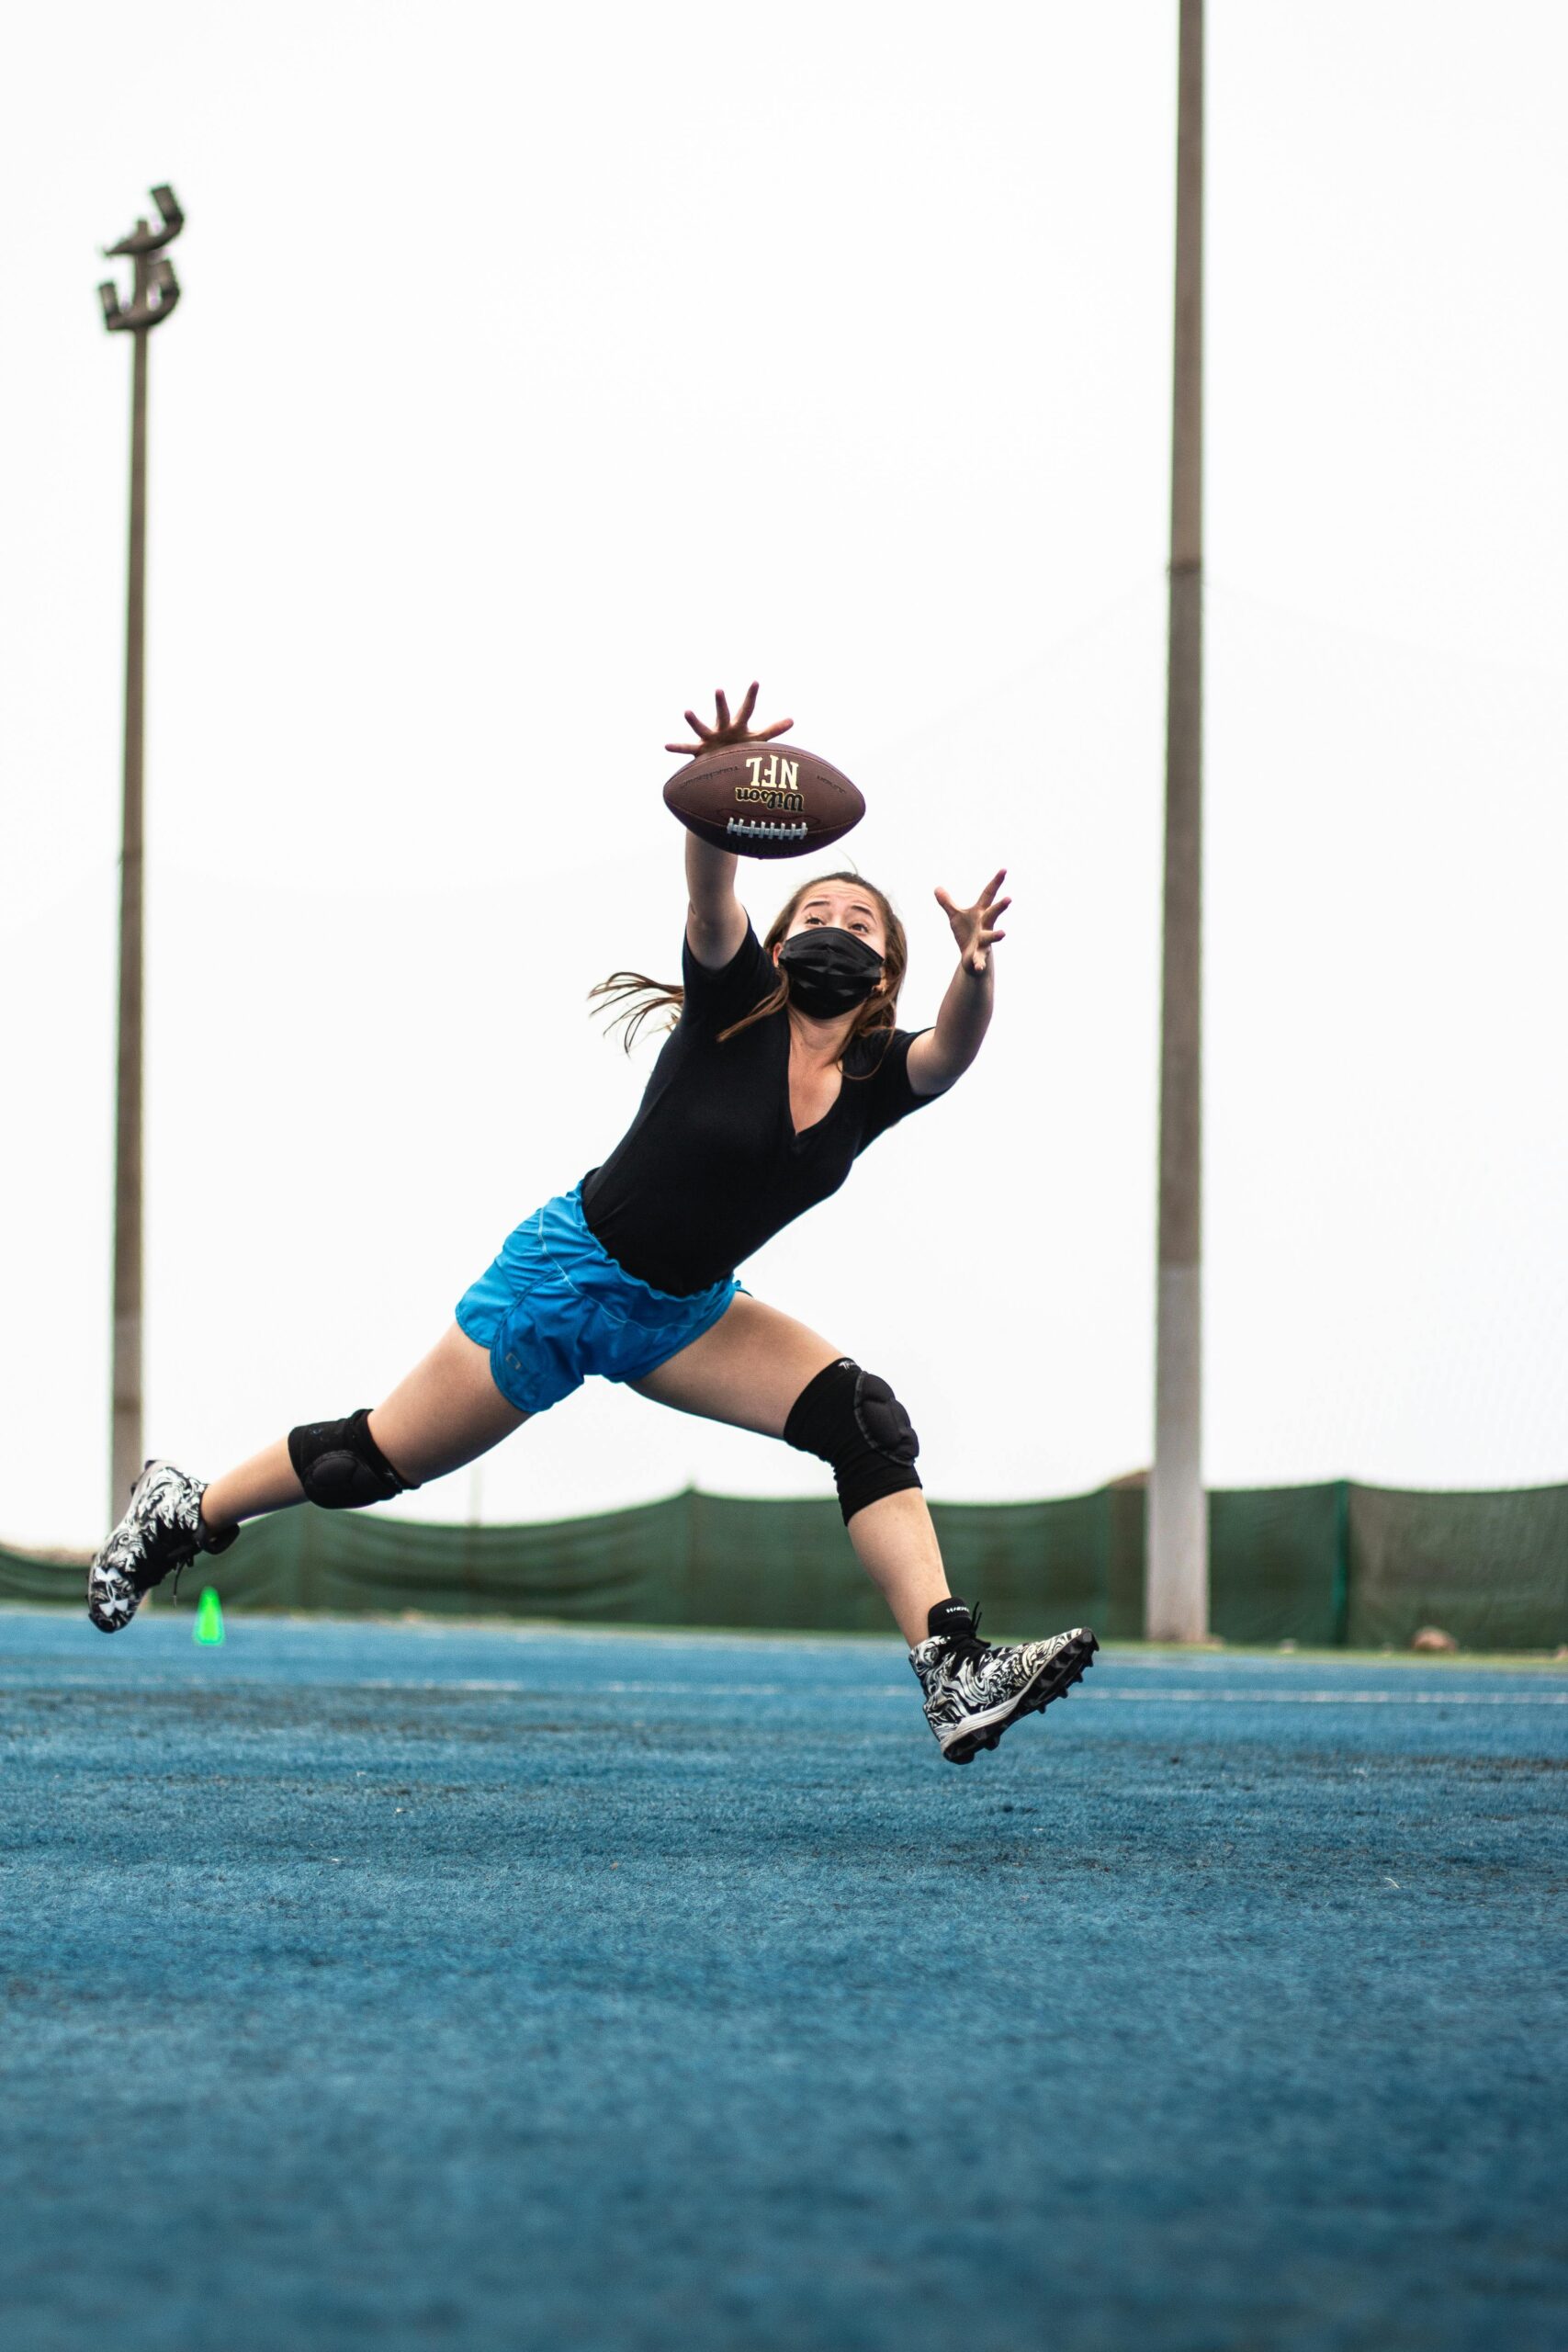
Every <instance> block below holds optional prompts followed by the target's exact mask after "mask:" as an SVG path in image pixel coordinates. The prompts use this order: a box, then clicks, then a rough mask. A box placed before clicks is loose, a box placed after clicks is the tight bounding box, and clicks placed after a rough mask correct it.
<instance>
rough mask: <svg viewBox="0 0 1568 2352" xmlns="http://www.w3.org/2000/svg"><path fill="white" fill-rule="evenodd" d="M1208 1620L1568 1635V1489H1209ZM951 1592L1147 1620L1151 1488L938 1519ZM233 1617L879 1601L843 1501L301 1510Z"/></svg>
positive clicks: (701, 1617) (1020, 1621)
mask: <svg viewBox="0 0 1568 2352" xmlns="http://www.w3.org/2000/svg"><path fill="white" fill-rule="evenodd" d="M1209 1508H1210V1595H1211V1608H1210V1618H1211V1623H1212V1625H1213V1630H1214V1632H1215V1633H1216V1634H1220V1635H1222V1636H1223V1637H1224V1639H1225V1640H1226V1641H1227V1642H1235V1643H1266V1644H1267V1643H1277V1642H1282V1641H1294V1642H1298V1643H1301V1644H1302V1645H1323V1646H1346V1645H1348V1646H1349V1647H1352V1648H1374V1649H1375V1648H1380V1647H1382V1646H1383V1645H1388V1644H1392V1645H1394V1646H1395V1647H1404V1645H1406V1644H1408V1642H1409V1641H1410V1639H1411V1636H1412V1635H1413V1634H1415V1633H1416V1630H1417V1629H1418V1628H1419V1627H1421V1626H1423V1625H1438V1626H1441V1627H1442V1628H1443V1630H1444V1631H1445V1632H1447V1633H1449V1634H1452V1635H1453V1637H1454V1639H1455V1640H1456V1641H1457V1642H1458V1643H1459V1644H1460V1645H1461V1647H1462V1648H1465V1649H1513V1650H1528V1649H1555V1648H1557V1647H1558V1646H1559V1645H1561V1644H1562V1643H1565V1642H1568V1487H1532V1488H1527V1489H1524V1490H1522V1491H1517V1492H1506V1493H1482V1494H1420V1493H1411V1492H1406V1491H1404V1490H1399V1489H1393V1488H1387V1487H1362V1486H1357V1485H1355V1484H1354V1483H1352V1482H1351V1481H1349V1480H1348V1479H1336V1480H1333V1481H1330V1482H1329V1483H1327V1484H1325V1485H1323V1486H1314V1487H1245V1488H1234V1489H1221V1490H1218V1491H1215V1492H1214V1493H1213V1494H1211V1496H1210V1506H1209ZM931 1511H932V1516H933V1518H934V1519H935V1521H936V1525H937V1531H938V1533H939V1535H940V1537H941V1540H942V1552H943V1555H944V1556H945V1558H946V1561H947V1566H948V1574H949V1577H950V1578H951V1581H952V1584H953V1589H954V1591H956V1592H961V1593H963V1594H964V1596H965V1597H966V1598H967V1599H969V1600H977V1601H978V1602H980V1603H981V1605H982V1606H983V1607H984V1609H985V1611H986V1620H987V1632H988V1633H996V1634H1006V1633H1021V1632H1026V1631H1030V1630H1035V1631H1038V1630H1039V1629H1040V1628H1041V1627H1042V1626H1047V1627H1052V1626H1057V1625H1066V1624H1083V1623H1088V1624H1092V1625H1094V1626H1096V1627H1097V1628H1098V1629H1099V1631H1100V1633H1101V1634H1102V1635H1105V1636H1106V1637H1108V1638H1110V1639H1111V1640H1116V1639H1130V1640H1135V1639H1137V1638H1138V1637H1140V1636H1141V1634H1142V1633H1143V1627H1144V1537H1145V1486H1144V1482H1143V1480H1142V1479H1141V1478H1137V1479H1127V1480H1122V1481H1117V1482H1115V1483H1113V1484H1112V1485H1111V1486H1108V1487H1100V1489H1099V1490H1098V1491H1097V1492H1095V1493H1093V1494H1088V1495H1073V1496H1068V1497H1066V1498H1062V1499H1060V1500H1055V1501H1050V1502H1031V1503H941V1502H938V1503H933V1504H932V1506H931ZM204 1582H209V1583H212V1584H215V1585H217V1587H218V1588H219V1589H220V1592H221V1594H222V1598H223V1602H224V1606H225V1608H230V1609H241V1610H244V1609H273V1610H296V1611H298V1610H325V1611H333V1612H350V1613H352V1612H354V1611H379V1612H391V1613H394V1614H395V1613H397V1612H400V1611H405V1610H414V1611H421V1612H423V1613H425V1614H429V1615H431V1616H482V1615H487V1614H494V1615H501V1616H507V1617H542V1618H551V1619H558V1620H561V1621H563V1622H566V1623H578V1624H599V1625H614V1624H634V1625H706V1626H729V1627H736V1628H743V1629H752V1630H757V1631H761V1630H765V1629H773V1630H781V1631H797V1632H831V1633H860V1632H865V1633H872V1632H876V1633H882V1632H886V1627H887V1618H886V1611H885V1610H884V1608H883V1605H882V1602H881V1600H880V1599H879V1597H878V1596H877V1594H876V1592H875V1591H874V1589H873V1588H872V1586H871V1584H870V1583H869V1581H868V1580H867V1578H866V1577H865V1576H864V1575H863V1572H862V1570H861V1569H860V1567H859V1566H858V1565H857V1563H856V1561H855V1558H854V1555H853V1553H852V1551H851V1549H850V1544H849V1540H848V1538H847V1536H846V1535H845V1533H844V1530H843V1527H842V1524H841V1522H840V1518H839V1512H838V1506H837V1504H836V1503H835V1502H834V1501H833V1500H832V1499H831V1498H830V1497H829V1498H821V1499H817V1498H809V1499H798V1498H792V1499H789V1500H780V1501H773V1500H760V1499H758V1498H754V1497H738V1496H726V1495H707V1494H703V1493H701V1492H698V1491H696V1490H689V1491H687V1492H686V1493H683V1494H678V1495H671V1496H670V1497H668V1498H666V1499H664V1500H663V1501H660V1502H652V1503H645V1504H642V1505H639V1506H637V1508H636V1509H633V1510H616V1511H604V1512H600V1513H597V1514H595V1515H594V1516H593V1517H592V1518H586V1519H566V1520H553V1521H546V1522H543V1523H540V1524H536V1525H527V1526H519V1527H443V1526H432V1525H426V1524H424V1523H423V1522H421V1521H412V1520H404V1519H390V1518H378V1517H377V1515H376V1514H375V1513H374V1512H364V1511H359V1512H347V1511H342V1512H339V1511H321V1510H315V1509H314V1508H312V1507H311V1506H310V1505H309V1504H306V1505H302V1506H301V1507H300V1508H299V1509H298V1510H288V1511H280V1512H278V1513H277V1514H276V1516H275V1517H273V1518H271V1519H266V1520H260V1521H255V1522H254V1524H253V1525H251V1526H248V1527H247V1528H246V1529H245V1531H244V1532H243V1535H242V1537H241V1539H240V1541H239V1543H238V1544H235V1545H234V1546H233V1548H232V1549H231V1551H229V1552H226V1553H224V1554H223V1555H220V1557H219V1558H217V1559H215V1560H212V1561H209V1562H204V1563H199V1564H198V1565H197V1567H196V1568H194V1569H191V1570H187V1572H186V1577H185V1580H184V1586H183V1589H182V1593H181V1601H182V1604H184V1603H185V1602H186V1601H188V1602H190V1603H191V1604H192V1605H194V1603H195V1600H196V1598H197V1594H198V1592H199V1590H200V1589H201V1586H202V1584H203V1583H204ZM80 1585H81V1566H80V1564H79V1563H76V1562H70V1563H68V1562H66V1561H65V1560H62V1559H60V1558H58V1557H57V1558H54V1559H49V1558H44V1557H40V1556H39V1555H28V1554H24V1553H20V1552H14V1551H6V1550H5V1549H3V1548H0V1601H4V1600H35V1601H36V1600H63V1599H66V1598H69V1597H72V1596H73V1595H74V1593H75V1592H77V1591H78V1590H79V1589H80Z"/></svg>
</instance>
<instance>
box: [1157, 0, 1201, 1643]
mask: <svg viewBox="0 0 1568 2352" xmlns="http://www.w3.org/2000/svg"><path fill="white" fill-rule="evenodd" d="M1180 5H1181V17H1180V32H1179V96H1178V104H1177V129H1176V336H1175V355H1174V368H1173V376H1174V384H1173V401H1172V415H1171V443H1170V669H1169V677H1168V686H1167V700H1166V772H1165V926H1164V946H1163V952H1162V1003H1161V1014H1160V1097H1159V1294H1158V1304H1157V1321H1156V1339H1155V1458H1154V1467H1153V1470H1152V1472H1151V1475H1150V1477H1149V1492H1148V1514H1149V1516H1148V1590H1147V1599H1146V1601H1145V1631H1146V1633H1147V1634H1148V1636H1149V1639H1150V1640H1151V1641H1165V1642H1201V1641H1203V1640H1205V1639H1206V1638H1207V1635H1208V1631H1209V1510H1208V1497H1207V1495H1206V1493H1205V1491H1204V1487H1203V1188H1202V1178H1203V989H1202V965H1203V958H1202V946H1203V0H1180Z"/></svg>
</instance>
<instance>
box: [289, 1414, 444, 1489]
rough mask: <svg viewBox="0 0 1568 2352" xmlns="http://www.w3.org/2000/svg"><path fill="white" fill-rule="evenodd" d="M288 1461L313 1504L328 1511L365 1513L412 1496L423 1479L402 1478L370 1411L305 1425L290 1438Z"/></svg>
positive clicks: (302, 1424)
mask: <svg viewBox="0 0 1568 2352" xmlns="http://www.w3.org/2000/svg"><path fill="white" fill-rule="evenodd" d="M288 1459H289V1460H290V1462H292V1464H294V1476H296V1477H297V1478H298V1479H299V1484H300V1485H301V1486H302V1487H304V1489H305V1499H306V1501H307V1502H311V1503H315V1504H317V1505H319V1506H320V1508H321V1510H363V1509H364V1508H365V1505H366V1504H367V1503H386V1502H390V1501H391V1499H392V1497H393V1496H394V1495H401V1494H408V1493H412V1490H413V1489H414V1487H417V1486H418V1484H419V1481H418V1479H417V1478H400V1477H399V1476H398V1474H397V1472H396V1471H395V1470H394V1469H393V1467H392V1465H391V1464H390V1463H389V1461H388V1459H387V1457H386V1455H385V1454H384V1453H382V1451H381V1449H380V1447H379V1446H378V1444H377V1442H376V1441H375V1439H374V1438H373V1437H372V1436H371V1434H370V1408H369V1406H368V1405H361V1407H360V1408H359V1410H358V1411H357V1412H356V1413H351V1414H350V1415H349V1417H348V1419H347V1420H345V1421H303V1422H301V1424H300V1426H299V1428H298V1429H297V1430H289V1432H288Z"/></svg>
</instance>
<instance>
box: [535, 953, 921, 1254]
mask: <svg viewBox="0 0 1568 2352" xmlns="http://www.w3.org/2000/svg"><path fill="white" fill-rule="evenodd" d="M682 981H683V984H684V987H685V1002H684V1004H683V1005H682V1010H681V1017H680V1020H679V1021H678V1022H677V1023H676V1025H675V1027H674V1028H673V1029H672V1030H671V1034H670V1035H669V1037H668V1038H667V1039H666V1040H665V1044H664V1046H663V1049H662V1051H661V1052H660V1057H659V1059H658V1060H657V1062H656V1063H655V1064H654V1066H653V1070H652V1073H651V1075H650V1076H649V1081H648V1086H647V1090H646V1091H645V1092H644V1094H643V1098H642V1102H641V1103H640V1105H639V1106H638V1110H637V1116H636V1118H635V1119H634V1120H633V1121H632V1124H631V1125H630V1126H629V1127H628V1128H627V1130H626V1134H625V1136H623V1137H622V1138H621V1141H620V1142H619V1143H618V1144H617V1145H616V1147H615V1150H614V1151H613V1152H612V1153H611V1154H610V1157H609V1159H606V1160H605V1161H604V1165H603V1167H600V1168H593V1169H590V1170H589V1172H588V1174H587V1175H586V1176H585V1177H584V1178H583V1180H582V1213H583V1216H584V1217H585V1218H586V1219H587V1222H588V1227H589V1230H590V1232H592V1234H593V1235H594V1236H595V1238H597V1239H598V1240H599V1241H600V1242H601V1243H602V1244H603V1245H604V1248H605V1249H606V1250H608V1251H609V1253H610V1255H611V1257H612V1258H614V1259H615V1261H616V1262H617V1264H619V1265H622V1266H624V1267H625V1268H626V1272H628V1273H631V1274H636V1275H637V1277H638V1279H639V1280H640V1281H642V1282H645V1283H651V1284H652V1286H653V1288H654V1289H655V1290H661V1291H668V1292H671V1293H672V1294H673V1295H675V1296H676V1297H682V1298H684V1297H689V1296H690V1295H692V1294H693V1293H694V1292H695V1291H700V1290H705V1289H706V1288H707V1287H708V1285H709V1284H710V1283H716V1282H719V1281H721V1280H723V1279H724V1278H725V1277H726V1276H727V1275H728V1274H730V1273H732V1272H734V1270H735V1268H736V1267H737V1266H739V1264H740V1263H741V1262H742V1261H743V1260H744V1259H746V1258H748V1257H750V1254H751V1252H752V1250H760V1249H761V1246H762V1244H763V1242H764V1241H767V1240H770V1239H771V1238H772V1237H773V1235H774V1234H775V1233H777V1232H778V1231H779V1229H780V1227H782V1226H785V1225H788V1224H789V1223H790V1221H791V1220H792V1218H795V1217H797V1216H800V1214H801V1212H802V1211H803V1210H804V1209H808V1208H810V1207H812V1206H813V1204H815V1203H816V1202H818V1201H825V1200H826V1199H827V1198H828V1196H829V1193H836V1192H837V1191H838V1189H839V1187H840V1184H841V1183H842V1182H843V1181H844V1179H845V1177H846V1176H847V1175H848V1174H849V1172H850V1167H851V1163H852V1161H853V1160H854V1159H856V1158H857V1156H858V1155H859V1154H860V1153H861V1152H863V1150H864V1149H865V1148H866V1146H867V1144H869V1143H874V1141H875V1140H876V1137H877V1136H879V1135H881V1134H882V1133H883V1131H884V1130H885V1129H886V1128H887V1127H890V1126H892V1125H895V1123H896V1122H897V1120H899V1119H903V1118H907V1117H908V1114H909V1113H910V1112H911V1111H918V1110H919V1107H920V1105H921V1104H922V1103H926V1102H930V1101H933V1100H934V1099H935V1098H934V1097H933V1096H929V1095H922V1094H917V1093H916V1092H915V1091H914V1089H913V1088H912V1087H911V1086H910V1084H909V1079H908V1069H906V1064H907V1062H908V1057H909V1047H910V1046H911V1045H912V1044H913V1043H914V1040H915V1037H916V1036H917V1035H919V1031H912V1030H907V1029H895V1030H893V1031H892V1032H890V1033H888V1032H883V1033H881V1035H880V1036H879V1037H877V1038H875V1039H874V1040H873V1039H869V1038H864V1037H862V1038H857V1039H856V1040H855V1043H854V1045H853V1046H852V1048H851V1050H850V1053H849V1054H848V1055H847V1056H846V1057H845V1061H844V1074H843V1083H842V1085H841V1086H840V1089H839V1093H838V1099H837V1100H836V1101H835V1102H834V1103H833V1105H832V1107H831V1109H830V1110H829V1111H828V1112H827V1113H826V1114H825V1115H824V1116H823V1117H822V1118H820V1119H819V1120H818V1122H817V1124H816V1125H815V1126H812V1127H807V1129H806V1131H805V1133H804V1134H802V1135H796V1134H795V1125H794V1122H793V1121H792V1119H791V1117H790V1109H789V1015H788V1013H787V1012H784V1010H783V1009H782V1008H781V1009H780V1010H779V1011H778V1012H773V1013H770V1014H769V1015H768V1016H767V1018H766V1019H765V1020H762V1021H758V1022H754V1023H752V1024H751V1026H750V1028H748V1029H743V1030H741V1032H740V1034H739V1036H735V1037H728V1038H726V1039H725V1040H724V1042H723V1043H722V1044H720V1042H719V1036H718V1033H719V1031H720V1030H721V1029H725V1028H728V1025H729V1023H731V1022H733V1021H739V1019H740V1018H741V1016H742V1015H743V1014H744V1013H747V1012H750V1010H751V1008H752V1006H753V1005H755V1004H758V1003H760V1002H761V1000H762V999H763V998H764V997H766V996H769V995H771V994H772V992H773V989H774V988H775V987H776V985H777V982H778V975H777V973H776V972H775V970H774V968H773V958H772V957H771V956H769V955H767V954H766V952H765V951H764V949H763V947H762V944H761V941H760V940H759V938H758V937H757V934H756V933H755V932H754V931H753V930H752V928H751V925H750V922H748V923H747V925H746V936H745V938H744V939H743V940H742V942H741V944H740V945H739V947H738V948H737V949H736V951H735V954H734V955H733V956H731V957H730V959H729V962H728V964H726V965H725V966H724V967H723V968H722V969H721V970H719V971H716V972H711V971H708V970H706V969H705V967H703V966H702V965H701V964H699V963H698V961H697V959H696V957H695V956H694V955H693V954H692V951H691V947H690V944H685V945H684V946H683V948H682Z"/></svg>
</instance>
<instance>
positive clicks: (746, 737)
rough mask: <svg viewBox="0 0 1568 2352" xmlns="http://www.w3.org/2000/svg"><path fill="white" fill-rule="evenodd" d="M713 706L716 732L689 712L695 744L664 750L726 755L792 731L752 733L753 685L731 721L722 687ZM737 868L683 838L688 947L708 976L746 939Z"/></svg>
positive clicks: (777, 726) (782, 727) (726, 857)
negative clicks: (735, 747) (735, 746)
mask: <svg viewBox="0 0 1568 2352" xmlns="http://www.w3.org/2000/svg"><path fill="white" fill-rule="evenodd" d="M714 706H715V712H716V719H717V724H716V726H713V727H705V726H704V724H703V722H702V720H701V719H700V718H698V717H697V714H696V712H695V711H694V710H689V711H687V713H686V724H687V725H688V727H690V728H691V729H693V731H694V734H695V736H696V738H697V740H696V741H695V742H694V743H666V745H665V746H664V748H665V750H666V751H667V752H689V753H691V754H693V755H698V754H700V753H702V752H719V751H727V750H728V748H729V746H730V745H731V744H733V743H766V742H769V741H772V739H773V737H774V736H775V735H784V734H786V733H787V732H788V730H789V729H790V728H792V727H793V726H794V725H795V721H794V719H793V718H779V719H775V720H774V722H773V725H772V726H771V727H760V728H757V729H753V728H752V726H751V713H752V712H753V711H754V710H755V709H756V707H757V686H756V682H755V680H753V681H752V683H751V684H750V686H748V687H747V689H746V698H745V700H744V701H743V702H742V704H741V706H740V707H739V710H738V711H737V712H736V714H735V717H734V718H730V716H729V703H728V698H727V696H726V695H725V693H724V690H723V688H722V687H720V689H719V690H718V692H717V693H716V695H715V696H714ZM738 864H739V859H738V858H737V857H736V856H735V854H734V853H733V851H731V850H727V849H715V848H714V847H713V845H712V843H711V842H705V841H701V840H699V838H698V836H697V835H696V834H695V833H688V834H687V835H686V944H687V945H688V946H689V947H690V949H691V951H692V953H693V955H694V956H695V957H696V959H697V961H698V963H699V964H701V965H702V966H703V967H704V968H705V970H706V971H710V972H718V971H722V970H723V968H724V967H725V965H726V964H728V962H729V961H730V959H731V958H732V957H733V956H735V954H736V953H737V951H738V949H739V945H740V943H741V941H742V940H743V939H744V938H745V936H746V910H745V908H744V907H743V906H742V905H741V903H740V901H739V899H738V898H737V897H736V895H735V868H736V866H737V865H738Z"/></svg>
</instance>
